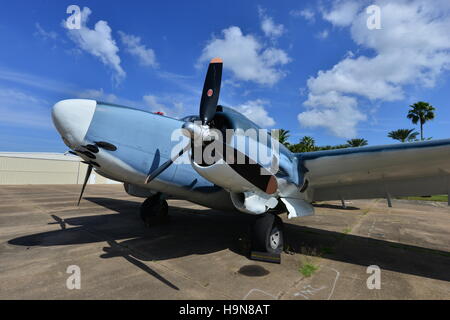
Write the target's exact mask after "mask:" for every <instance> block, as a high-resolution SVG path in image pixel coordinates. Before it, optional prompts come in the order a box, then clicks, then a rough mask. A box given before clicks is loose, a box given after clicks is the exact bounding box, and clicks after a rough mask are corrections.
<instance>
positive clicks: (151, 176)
mask: <svg viewBox="0 0 450 320" xmlns="http://www.w3.org/2000/svg"><path fill="white" fill-rule="evenodd" d="M190 147H191V145H190V144H188V145H187V146H186V147H184V149H183V150H181V151H180V152H179V153H178V154H177V155H175V156H174V157H173V158H171V159H169V160H167V161H166V162H164V163H163V164H162V165H160V166H159V167H158V168H157V169H155V170H154V171H153V172H152V173H150V174H149V175H148V176H147V179H145V183H146V184H148V183H150V182H151V181H152V180H153V179H155V178H156V177H157V176H159V175H160V174H161V173H163V172H164V171H165V170H166V169H167V168H168V167H170V166H171V165H172V163H174V162H175V160H177V159H178V158H179V157H181V156H182V155H183V153H185V152H186V151H187V150H189V148H190Z"/></svg>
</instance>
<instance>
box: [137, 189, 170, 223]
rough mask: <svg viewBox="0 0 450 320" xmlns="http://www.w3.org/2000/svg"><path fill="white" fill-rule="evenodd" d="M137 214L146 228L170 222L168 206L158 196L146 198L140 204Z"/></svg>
mask: <svg viewBox="0 0 450 320" xmlns="http://www.w3.org/2000/svg"><path fill="white" fill-rule="evenodd" d="M139 213H140V217H141V219H142V221H144V223H145V225H146V226H147V227H151V226H154V225H159V224H165V223H168V222H169V220H170V217H169V205H168V204H167V201H166V200H164V199H162V198H161V195H159V194H157V195H154V196H152V197H150V198H147V199H146V200H145V201H144V202H143V203H142V204H141V207H140V208H139Z"/></svg>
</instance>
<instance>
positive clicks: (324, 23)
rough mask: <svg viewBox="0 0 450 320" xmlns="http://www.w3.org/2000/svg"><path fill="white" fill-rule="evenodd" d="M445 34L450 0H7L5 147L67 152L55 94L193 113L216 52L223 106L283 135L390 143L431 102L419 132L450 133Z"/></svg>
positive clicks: (0, 117)
mask: <svg viewBox="0 0 450 320" xmlns="http://www.w3.org/2000/svg"><path fill="white" fill-rule="evenodd" d="M70 5H77V6H78V7H79V8H80V10H81V11H80V20H79V21H80V28H78V29H70V28H69V27H70V24H69V27H68V24H67V20H68V19H69V17H70V16H71V13H72V11H70V12H71V13H69V14H68V13H67V9H68V7H69V6H70ZM369 6H372V7H370V8H373V6H376V7H375V8H378V9H379V11H378V12H379V15H377V14H376V13H377V12H375V11H371V10H370V8H369V12H368V11H367V10H368V7H369ZM377 17H379V20H377V19H376V18H377ZM73 21H74V20H70V19H69V22H72V23H73ZM377 22H379V23H378V24H377ZM448 30H450V1H448V0H434V1H428V0H396V1H387V0H371V1H365V0H358V1H356V0H336V1H334V0H329V1H326V0H322V1H316V0H314V1H252V0H247V1H234V0H230V1H226V2H224V1H212V0H209V1H201V0H199V1H137V0H136V1H133V0H129V1H102V0H97V1H76V0H75V1H74V0H71V1H64V0H59V1H52V0H48V1H43V0H34V1H22V0H16V1H10V2H4V3H2V10H0V41H1V46H0V49H1V50H0V151H15V152H65V151H67V147H66V146H65V145H64V144H63V143H62V141H61V139H60V137H59V135H58V133H57V132H56V130H55V128H54V127H53V124H52V121H51V108H52V106H53V105H54V104H55V103H56V102H57V101H59V100H62V99H70V98H91V99H97V100H101V101H107V102H113V103H117V104H122V105H127V106H131V107H136V108H140V109H143V110H148V111H153V112H155V111H162V112H164V113H165V114H166V115H169V116H173V117H183V116H186V115H193V114H198V108H199V102H200V96H201V91H202V87H203V81H204V77H205V73H206V69H207V66H208V61H209V60H210V59H211V58H214V57H221V58H222V59H223V60H224V73H223V79H222V89H221V96H220V103H221V104H222V105H226V106H230V107H233V108H235V109H236V110H238V111H240V112H242V113H243V114H244V115H246V116H248V117H249V118H250V119H251V120H253V121H254V122H256V123H258V124H259V125H261V126H262V127H265V128H268V129H276V128H283V129H287V130H290V133H291V137H290V139H289V140H290V142H291V143H296V142H298V141H299V139H300V138H301V137H303V136H305V135H309V136H312V137H314V139H315V140H316V143H317V144H318V145H333V144H342V143H345V141H346V140H347V139H350V138H365V139H367V140H368V142H369V145H378V144H388V143H396V142H395V141H394V140H392V139H390V138H388V137H387V134H388V132H389V131H391V130H396V129H400V128H417V126H415V125H413V124H412V123H411V122H410V120H408V119H407V118H406V114H407V111H408V106H409V105H411V104H412V103H415V102H417V101H426V102H428V103H430V104H431V105H433V106H434V107H435V108H436V119H435V120H433V121H431V122H429V123H427V124H426V125H425V137H432V138H433V139H442V138H450V130H449V127H450V90H449V89H450V72H449V71H450V70H449V69H450V32H448Z"/></svg>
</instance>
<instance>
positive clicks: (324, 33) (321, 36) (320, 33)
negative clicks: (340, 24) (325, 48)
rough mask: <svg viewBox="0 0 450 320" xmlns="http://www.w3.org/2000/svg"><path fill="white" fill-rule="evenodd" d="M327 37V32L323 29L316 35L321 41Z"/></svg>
mask: <svg viewBox="0 0 450 320" xmlns="http://www.w3.org/2000/svg"><path fill="white" fill-rule="evenodd" d="M328 35H329V33H328V30H327V29H325V30H323V31H320V32H318V33H316V38H318V39H322V40H323V39H326V38H328Z"/></svg>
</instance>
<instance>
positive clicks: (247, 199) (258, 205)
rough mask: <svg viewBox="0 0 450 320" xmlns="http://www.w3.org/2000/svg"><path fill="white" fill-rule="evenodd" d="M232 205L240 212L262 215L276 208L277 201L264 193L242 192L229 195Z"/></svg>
mask: <svg viewBox="0 0 450 320" xmlns="http://www.w3.org/2000/svg"><path fill="white" fill-rule="evenodd" d="M230 197H231V201H232V202H233V205H234V206H235V207H236V209H238V210H239V211H241V212H244V213H250V214H262V213H265V212H267V211H268V210H269V209H273V208H275V207H276V206H277V204H278V200H277V199H276V198H274V197H271V196H269V195H267V194H264V193H255V192H242V193H236V192H231V193H230Z"/></svg>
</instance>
